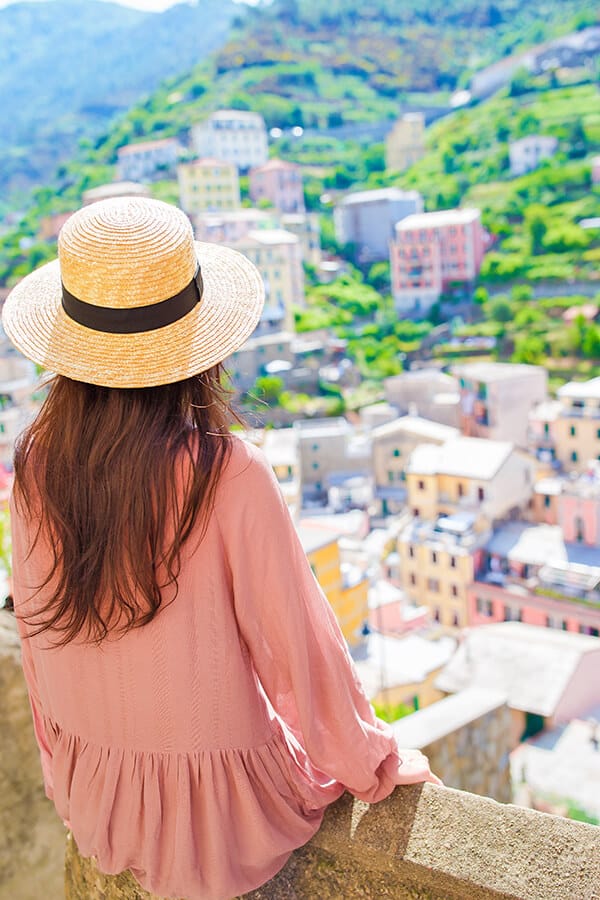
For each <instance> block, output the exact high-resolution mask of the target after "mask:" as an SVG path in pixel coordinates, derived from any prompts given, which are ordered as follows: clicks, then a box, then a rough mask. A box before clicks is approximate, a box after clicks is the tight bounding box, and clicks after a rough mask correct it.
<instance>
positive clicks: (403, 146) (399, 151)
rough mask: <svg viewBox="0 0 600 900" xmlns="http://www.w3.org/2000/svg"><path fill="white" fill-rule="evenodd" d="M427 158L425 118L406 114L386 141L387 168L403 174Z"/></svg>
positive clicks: (421, 114)
mask: <svg viewBox="0 0 600 900" xmlns="http://www.w3.org/2000/svg"><path fill="white" fill-rule="evenodd" d="M423 156H425V116H424V115H423V113H421V112H412V113H405V114H404V115H403V116H401V117H400V118H399V119H397V120H396V122H395V123H394V126H393V128H392V130H391V131H390V133H389V134H388V136H387V137H386V139H385V167H386V169H391V170H392V171H394V172H402V171H404V169H408V167H409V166H412V164H413V163H415V162H417V160H419V159H421V158H422V157H423Z"/></svg>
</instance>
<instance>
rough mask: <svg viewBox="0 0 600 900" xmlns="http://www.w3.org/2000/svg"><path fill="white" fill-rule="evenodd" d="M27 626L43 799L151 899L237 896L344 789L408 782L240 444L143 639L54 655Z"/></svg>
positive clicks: (107, 867) (19, 565) (377, 795)
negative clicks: (172, 589) (204, 525)
mask: <svg viewBox="0 0 600 900" xmlns="http://www.w3.org/2000/svg"><path fill="white" fill-rule="evenodd" d="M12 516H13V519H12V530H13V557H14V560H13V562H14V596H15V608H16V612H17V616H19V615H20V614H22V613H24V612H30V611H31V609H32V608H33V607H32V606H31V605H30V604H31V595H32V593H33V591H32V586H35V585H36V584H39V583H40V581H41V578H42V576H43V575H44V574H46V567H47V565H48V555H47V550H46V549H45V548H44V547H43V545H42V544H40V545H38V547H37V548H36V550H35V551H34V552H33V554H32V555H31V556H29V557H27V548H28V540H29V531H28V528H27V523H26V522H25V521H24V520H23V518H22V517H21V516H19V514H18V513H17V512H16V511H15V508H14V504H12ZM167 599H170V598H167ZM19 628H20V631H21V635H22V638H23V642H22V643H23V668H24V671H25V676H26V679H27V683H28V686H29V692H30V697H31V706H32V710H33V718H34V726H35V733H36V736H37V740H38V743H39V747H40V752H41V758H42V768H43V773H44V781H45V786H46V792H47V794H48V797H50V798H51V799H52V800H53V801H54V803H55V805H56V809H57V811H58V814H59V815H60V816H61V817H62V819H63V820H64V821H65V822H66V823H67V824H68V825H69V826H70V827H71V829H72V831H73V834H74V836H75V840H76V842H77V845H78V847H79V850H80V852H81V853H82V854H83V855H84V856H95V857H96V859H97V861H98V866H99V868H100V869H101V871H103V872H105V873H107V874H116V873H119V872H122V871H123V870H125V869H130V870H131V872H132V873H133V875H134V877H135V878H136V879H137V880H138V882H139V883H140V884H141V885H142V886H143V887H144V888H145V889H146V890H148V891H151V892H153V893H156V894H159V895H161V896H164V897H176V898H186V900H229V898H231V897H232V896H234V895H237V894H242V893H245V892H246V891H249V890H251V889H253V888H255V887H257V886H259V885H261V884H263V883H264V882H265V881H267V880H268V879H269V878H271V877H272V876H273V875H274V874H275V873H276V872H277V871H278V870H279V869H280V868H281V867H282V866H283V865H284V863H285V862H286V860H287V858H288V857H289V855H290V853H291V852H292V850H294V849H295V848H296V847H299V846H300V845H302V844H304V843H305V842H306V841H308V840H309V838H310V837H312V835H313V834H315V832H316V831H317V830H318V828H319V825H320V823H321V820H322V817H323V813H324V809H325V807H326V806H327V804H329V803H331V802H332V801H333V800H335V799H336V798H337V797H339V796H340V794H341V793H342V792H343V791H344V789H347V790H349V791H351V792H352V793H353V794H354V795H355V796H356V797H359V798H361V799H363V800H367V801H375V800H381V799H382V798H383V797H386V796H387V795H388V794H389V793H390V792H391V791H392V789H393V787H394V784H395V783H397V782H398V780H399V778H398V766H399V757H398V751H397V748H396V744H395V741H394V738H393V735H392V732H391V729H390V728H389V727H388V726H387V725H385V724H384V723H383V722H381V721H379V720H378V719H376V718H375V716H374V713H373V710H372V708H371V706H370V704H369V702H368V700H367V699H366V697H365V695H364V693H363V691H362V688H361V686H360V683H359V680H358V677H357V674H356V672H355V670H354V668H353V665H352V661H351V659H350V657H349V654H348V652H347V648H346V644H345V641H344V639H343V637H342V635H341V633H340V630H339V627H338V625H337V622H336V620H335V618H334V615H333V613H332V611H331V608H330V606H329V603H328V602H327V600H326V599H325V598H324V596H323V594H322V592H321V590H320V588H319V586H318V584H317V582H316V581H315V578H314V576H313V574H312V572H311V569H310V566H309V564H308V562H307V559H306V556H305V555H304V552H303V550H302V547H301V545H300V543H299V540H298V537H297V534H296V530H295V528H294V525H293V523H292V521H291V519H290V516H289V513H288V510H287V507H286V505H285V503H284V501H283V499H282V497H281V493H280V491H279V488H278V485H277V482H276V480H275V478H274V476H273V473H272V471H271V468H270V466H269V464H268V463H267V462H266V460H265V459H264V457H263V455H262V454H261V452H260V451H258V450H256V449H255V448H253V447H252V446H249V445H247V444H245V443H244V442H243V441H241V440H239V439H237V438H234V439H233V449H232V453H231V457H230V459H229V461H228V463H227V465H226V468H225V470H224V472H223V474H222V477H221V479H220V482H219V484H218V486H217V491H216V498H215V507H214V512H213V513H212V515H211V517H210V521H209V525H208V530H207V532H206V535H205V537H204V539H203V540H202V542H201V543H200V544H199V545H198V546H196V545H195V542H194V541H193V540H190V541H189V542H188V545H187V549H186V551H185V552H184V555H183V558H182V569H181V575H180V579H179V594H178V596H177V598H176V599H175V601H174V602H173V603H172V604H170V605H169V606H166V607H165V608H164V609H162V610H161V612H160V613H159V614H158V615H157V616H156V617H155V618H154V619H153V620H152V622H150V624H149V625H146V626H144V627H142V628H139V629H134V630H132V631H130V632H128V633H127V634H126V635H125V636H124V637H122V638H120V639H109V640H107V641H105V642H104V643H102V644H101V645H100V646H99V647H95V646H93V645H91V644H84V643H82V642H78V641H76V642H73V643H71V644H69V645H67V646H66V647H63V648H60V649H56V648H52V647H50V644H51V638H50V639H49V638H48V633H44V634H42V635H40V636H38V637H30V638H27V632H28V629H27V626H26V625H25V623H24V622H23V621H19ZM30 630H31V629H30ZM415 780H418V779H415Z"/></svg>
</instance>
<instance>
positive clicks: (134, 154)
mask: <svg viewBox="0 0 600 900" xmlns="http://www.w3.org/2000/svg"><path fill="white" fill-rule="evenodd" d="M180 153H181V147H180V146H179V143H178V142H177V140H176V139H175V138H164V139H163V140H160V141H142V142H140V143H138V144H127V146H125V147H120V148H119V150H118V151H117V172H118V176H119V179H120V180H121V181H146V180H148V181H150V180H152V179H154V178H156V177H165V176H167V175H170V174H171V173H172V172H174V171H175V167H176V165H177V161H178V159H179V155H180Z"/></svg>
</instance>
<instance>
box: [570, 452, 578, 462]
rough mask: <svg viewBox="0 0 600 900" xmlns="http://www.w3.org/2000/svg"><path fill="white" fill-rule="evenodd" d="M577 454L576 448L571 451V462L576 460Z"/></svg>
mask: <svg viewBox="0 0 600 900" xmlns="http://www.w3.org/2000/svg"><path fill="white" fill-rule="evenodd" d="M578 459H579V456H578V455H577V450H573V451H572V453H571V462H577V460H578Z"/></svg>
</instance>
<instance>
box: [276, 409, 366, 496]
mask: <svg viewBox="0 0 600 900" xmlns="http://www.w3.org/2000/svg"><path fill="white" fill-rule="evenodd" d="M294 428H295V429H296V430H297V433H298V456H299V463H300V481H301V487H302V496H303V498H304V500H318V499H323V498H326V497H327V496H328V492H329V491H330V489H331V488H335V487H338V486H340V485H343V484H345V483H347V482H348V481H349V480H355V479H356V480H358V481H361V482H362V481H364V480H366V479H369V477H370V464H371V448H370V443H369V441H368V439H364V438H363V437H362V436H361V435H359V434H357V433H356V432H355V429H354V428H353V427H352V425H350V423H349V422H347V421H346V419H343V418H341V417H339V418H331V419H306V420H298V421H296V422H295V423H294Z"/></svg>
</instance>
